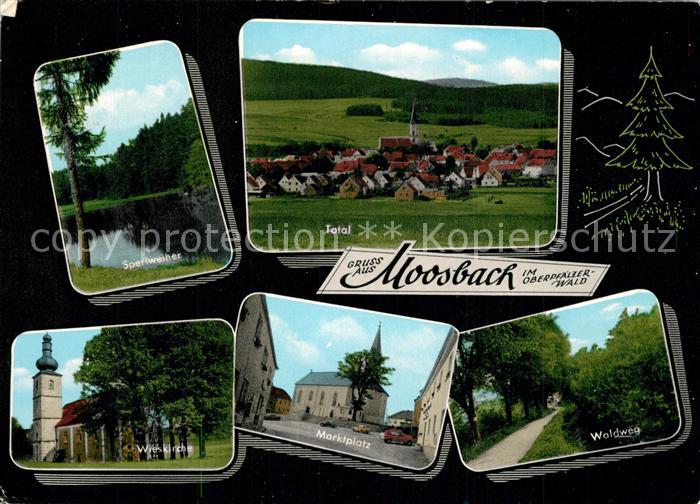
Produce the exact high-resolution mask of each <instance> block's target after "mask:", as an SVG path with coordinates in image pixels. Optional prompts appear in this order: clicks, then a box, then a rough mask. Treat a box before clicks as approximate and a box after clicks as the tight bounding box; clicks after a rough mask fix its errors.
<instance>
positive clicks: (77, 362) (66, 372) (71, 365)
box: [59, 357, 83, 387]
mask: <svg viewBox="0 0 700 504" xmlns="http://www.w3.org/2000/svg"><path fill="white" fill-rule="evenodd" d="M82 363H83V358H82V357H75V358H73V359H69V360H67V361H66V363H65V364H64V365H63V369H61V370H60V371H59V373H61V374H62V375H63V386H64V387H69V386H72V385H75V381H74V380H73V374H75V372H76V371H77V370H78V369H79V368H80V366H81V365H82Z"/></svg>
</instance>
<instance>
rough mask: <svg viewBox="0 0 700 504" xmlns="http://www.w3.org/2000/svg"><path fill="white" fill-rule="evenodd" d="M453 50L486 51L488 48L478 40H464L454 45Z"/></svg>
mask: <svg viewBox="0 0 700 504" xmlns="http://www.w3.org/2000/svg"><path fill="white" fill-rule="evenodd" d="M452 49H454V50H455V51H464V52H469V51H484V50H485V49H486V46H485V45H484V44H482V43H481V42H479V41H478V40H471V39H464V40H460V41H459V42H455V43H454V44H452Z"/></svg>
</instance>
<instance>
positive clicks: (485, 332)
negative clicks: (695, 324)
mask: <svg viewBox="0 0 700 504" xmlns="http://www.w3.org/2000/svg"><path fill="white" fill-rule="evenodd" d="M450 397H451V400H450V412H451V414H452V420H453V425H454V427H455V433H456V436H457V440H458V443H459V447H460V453H461V456H462V460H463V461H464V463H465V464H466V465H467V467H468V468H469V469H472V470H476V471H486V470H489V469H498V468H502V467H506V466H511V465H516V464H520V463H525V462H536V461H539V460H543V459H549V458H553V457H562V456H566V455H575V454H580V453H589V452H595V451H600V450H605V449H612V448H621V447H627V446H634V445H639V444H641V443H648V442H652V441H662V440H666V439H669V438H670V437H672V436H673V435H674V434H676V433H677V432H679V429H680V409H679V405H678V396H677V393H676V388H675V385H674V380H673V374H672V370H671V362H670V358H669V355H668V347H667V344H666V338H665V335H664V327H663V320H662V318H661V307H660V305H659V301H658V300H657V298H656V296H654V294H652V293H651V292H649V291H644V290H635V291H629V292H625V293H622V294H617V295H614V296H608V297H605V298H602V299H597V300H593V301H587V302H585V303H580V304H577V305H573V306H569V307H566V308H560V309H556V310H552V311H550V312H545V313H541V314H538V315H532V316H529V317H525V318H521V319H517V320H513V321H510V322H505V323H501V324H496V325H493V326H489V327H485V328H482V329H475V330H473V331H468V332H465V333H462V334H461V335H460V340H459V345H458V351H457V362H456V364H455V373H454V377H453V381H452V392H451V395H450Z"/></svg>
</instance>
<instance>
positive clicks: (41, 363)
mask: <svg viewBox="0 0 700 504" xmlns="http://www.w3.org/2000/svg"><path fill="white" fill-rule="evenodd" d="M36 367H37V369H38V370H39V371H54V372H55V371H56V370H57V369H58V362H57V361H56V359H54V358H53V355H52V350H51V336H49V333H46V334H44V340H43V342H42V344H41V357H39V358H38V359H37V361H36Z"/></svg>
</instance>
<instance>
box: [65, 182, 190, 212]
mask: <svg viewBox="0 0 700 504" xmlns="http://www.w3.org/2000/svg"><path fill="white" fill-rule="evenodd" d="M181 192H182V189H169V190H167V191H162V192H157V193H151V194H139V195H138V196H131V197H129V198H121V199H93V200H87V201H83V210H84V211H85V213H88V212H94V211H95V210H104V209H105V208H112V207H117V206H122V205H126V204H127V203H131V202H132V201H140V200H145V199H151V198H159V197H161V196H169V195H171V194H178V193H181ZM58 211H59V213H60V215H61V217H70V216H72V215H75V207H74V206H73V203H68V204H66V205H60V206H59V207H58Z"/></svg>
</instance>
